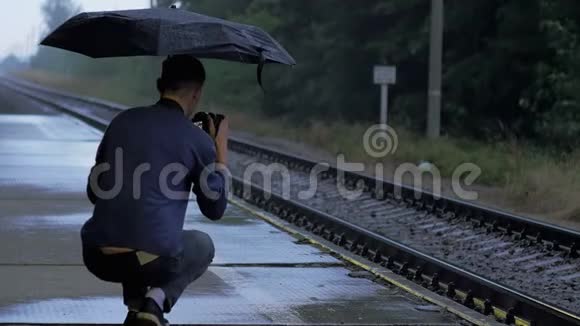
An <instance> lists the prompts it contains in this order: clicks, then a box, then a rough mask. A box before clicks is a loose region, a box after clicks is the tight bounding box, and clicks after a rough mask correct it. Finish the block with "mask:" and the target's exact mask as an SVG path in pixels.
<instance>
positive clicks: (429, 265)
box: [4, 82, 580, 325]
mask: <svg viewBox="0 0 580 326" xmlns="http://www.w3.org/2000/svg"><path fill="white" fill-rule="evenodd" d="M18 83H19V84H20V87H26V88H28V90H29V91H30V90H33V91H34V92H44V93H45V94H49V95H51V96H55V95H56V96H61V97H65V98H68V99H71V100H76V101H81V102H82V101H84V98H81V97H78V96H74V95H72V94H66V93H62V92H59V93H55V92H53V91H51V90H47V89H44V88H40V87H38V86H34V85H29V86H25V85H22V84H21V83H20V82H18ZM4 85H5V86H8V87H11V88H13V89H15V90H19V89H18V88H19V87H14V85H12V86H10V85H6V83H4ZM20 92H21V93H23V94H25V95H27V96H29V97H32V98H35V99H36V100H39V101H42V102H45V103H47V104H49V105H52V106H55V107H57V108H59V109H60V110H61V111H64V112H66V113H68V114H72V115H74V116H75V117H77V118H80V119H82V120H83V121H85V122H87V123H89V124H90V125H92V126H94V127H96V128H98V129H101V130H104V129H106V127H107V125H108V121H106V120H104V119H101V118H96V117H94V116H90V115H87V114H86V113H83V112H79V111H78V110H75V109H74V108H71V107H70V106H66V105H62V104H60V103H56V102H55V100H54V99H49V98H46V97H43V96H39V95H38V94H33V93H31V92H23V91H22V89H20ZM85 102H87V103H91V104H94V105H98V106H103V107H107V108H109V109H115V110H117V109H119V110H122V109H123V107H120V106H116V105H115V106H110V105H108V104H104V103H103V102H101V101H99V100H95V99H91V100H87V101H85ZM240 147H245V148H244V149H240ZM232 149H233V150H243V151H244V152H248V153H254V152H255V154H256V155H258V156H268V157H270V156H271V159H273V160H276V161H278V162H287V161H288V162H290V161H291V162H292V165H293V166H294V168H302V169H307V168H310V167H313V166H314V165H315V164H316V163H314V162H312V161H309V160H307V159H304V158H297V157H294V156H291V155H288V154H284V153H279V152H277V151H274V150H272V149H269V148H266V147H263V146H257V145H255V144H249V143H247V142H242V141H240V140H237V139H236V140H233V141H232ZM327 173H328V175H327V176H326V177H334V178H337V177H339V176H340V175H341V174H343V173H344V175H343V176H344V178H345V180H346V181H347V183H348V184H354V183H355V182H358V181H359V180H362V182H364V187H365V189H367V190H369V191H370V189H373V188H371V186H373V184H372V183H375V185H376V182H377V180H374V179H372V178H369V177H366V176H362V175H358V174H354V173H353V174H349V173H348V172H343V171H339V170H337V169H336V168H331V170H330V171H329V172H327ZM379 182H381V185H382V186H383V191H384V194H386V195H387V196H388V194H389V193H394V187H395V185H393V184H390V183H388V182H383V181H379ZM233 186H234V194H236V195H237V196H238V197H240V198H242V199H244V200H245V201H247V202H249V203H251V204H253V205H256V206H258V207H261V208H262V209H264V210H266V211H268V212H272V213H274V214H275V215H277V216H279V217H281V218H283V219H285V220H287V221H288V222H291V223H293V224H295V225H297V226H300V227H303V228H305V229H306V230H308V231H310V232H312V233H314V234H317V235H319V236H321V237H323V238H325V239H327V240H328V241H332V242H333V243H335V244H337V245H340V246H342V247H344V248H345V249H348V250H350V251H352V252H354V253H356V254H358V255H360V256H362V257H365V258H367V259H369V260H371V261H373V262H376V263H379V264H381V265H383V266H385V267H387V268H389V269H391V270H393V271H395V272H397V273H399V274H402V275H405V276H407V277H409V278H410V279H413V280H415V281H417V282H418V283H420V284H422V285H424V286H426V287H429V288H431V289H432V290H434V291H437V292H440V293H443V294H445V295H447V296H449V297H450V298H453V299H454V300H456V301H459V302H461V303H463V304H464V305H466V306H469V307H473V308H475V309H476V310H478V311H480V312H482V313H484V314H487V315H488V314H493V315H494V316H495V317H496V318H498V319H499V320H502V321H504V322H505V323H507V324H518V325H578V324H580V316H577V315H576V314H574V313H572V312H569V311H566V310H563V309H560V308H558V307H555V306H552V305H550V304H547V303H545V302H542V301H540V300H538V299H536V298H533V297H530V296H528V295H526V294H523V293H520V292H518V291H516V290H514V289H511V288H509V287H506V286H503V285H501V284H498V283H495V282H493V281H490V280H487V279H485V278H483V277H481V276H478V275H476V274H473V273H471V272H469V271H466V270H463V269H461V268H459V267H457V266H455V265H453V264H450V263H447V262H445V261H443V260H439V259H436V258H433V257H431V256H428V255H426V254H423V253H421V252H419V251H417V250H415V249H412V248H410V247H407V246H405V245H404V244H402V243H399V242H397V241H393V240H391V239H388V238H385V237H383V236H381V235H378V234H375V233H373V232H370V231H368V230H365V229H363V228H360V227H358V226H356V225H353V224H351V223H349V222H346V221H344V220H341V219H338V218H336V217H333V216H330V215H328V214H325V213H323V212H320V211H317V210H314V209H312V208H310V207H307V206H304V205H302V204H300V203H298V202H295V201H292V200H289V199H287V198H282V197H280V196H278V195H276V194H273V193H271V192H267V191H265V190H263V189H261V188H259V187H257V186H256V185H253V184H249V183H247V182H245V181H242V180H240V179H238V178H235V177H234V178H233ZM401 190H402V191H401V194H402V195H401V197H402V198H401V199H402V200H405V201H407V202H409V203H410V204H413V205H417V204H418V202H417V200H416V199H415V191H417V190H416V189H412V188H408V187H401ZM384 194H383V195H384ZM422 194H424V195H426V196H430V200H431V202H429V200H427V201H426V200H425V199H422V200H421V202H420V204H419V205H421V206H422V207H425V208H426V209H430V210H432V211H434V212H442V211H443V212H446V211H451V210H453V209H455V212H456V211H457V210H459V211H462V212H465V211H467V212H470V211H471V212H475V211H477V210H484V211H485V212H486V213H487V214H486V215H483V214H480V215H477V217H475V218H476V219H478V220H479V218H482V219H483V218H487V216H489V214H492V213H493V214H497V215H500V216H501V217H500V218H503V219H515V220H516V221H518V222H520V223H528V222H533V223H532V224H533V225H534V226H535V227H536V228H552V229H551V232H565V233H569V234H568V235H569V236H570V237H572V236H575V238H574V242H576V241H577V239H578V238H579V237H578V234H577V233H575V232H573V231H571V230H567V229H564V228H559V227H555V226H553V225H550V224H545V223H541V222H537V221H533V220H529V219H528V218H522V217H519V216H515V215H511V214H507V213H504V212H499V211H494V210H489V209H488V208H484V207H481V206H478V205H473V204H471V203H464V202H460V201H456V200H452V199H447V198H441V199H436V198H435V197H434V196H433V195H432V194H429V193H426V192H422ZM409 198H413V199H412V200H410V199H409ZM428 198H429V197H428ZM439 201H445V202H446V203H447V204H446V205H441V204H440V203H439ZM463 205H467V207H465V206H463ZM478 217H479V218H478ZM494 221H495V220H494ZM483 223H486V224H490V227H492V228H493V229H496V230H501V228H502V226H501V225H497V224H495V225H494V223H493V222H492V223H487V222H486V221H484V222H483ZM496 223H497V222H496ZM511 223H512V225H513V224H515V222H513V221H512V222H511ZM516 225H518V224H516ZM526 228H528V226H527V224H526ZM504 232H517V231H514V228H513V227H507V228H506V230H505V231H504ZM543 234H549V235H551V234H552V233H550V232H548V233H545V231H544V232H543ZM520 236H521V237H530V233H529V232H527V231H525V229H524V230H523V231H520ZM537 238H538V236H536V237H535V238H534V237H531V239H535V240H536V241H552V242H553V244H552V246H553V249H558V248H557V247H559V248H564V246H563V245H561V244H559V242H557V241H556V239H554V240H548V238H547V237H544V238H543V239H542V238H540V239H537ZM560 239H561V238H560ZM570 248H572V249H574V248H575V247H574V246H570ZM572 253H573V252H572Z"/></svg>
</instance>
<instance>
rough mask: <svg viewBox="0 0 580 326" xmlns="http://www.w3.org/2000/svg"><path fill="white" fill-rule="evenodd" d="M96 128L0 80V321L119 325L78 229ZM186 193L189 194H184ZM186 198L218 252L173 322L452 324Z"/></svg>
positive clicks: (246, 220)
mask: <svg viewBox="0 0 580 326" xmlns="http://www.w3.org/2000/svg"><path fill="white" fill-rule="evenodd" d="M100 138H101V132H100V131H98V130H96V129H93V128H91V127H90V126H88V125H85V124H84V123H82V122H80V121H78V120H75V119H74V118H71V117H68V116H65V115H62V114H59V113H58V112H55V111H51V109H50V108H49V107H47V106H46V105H44V104H40V103H37V102H34V101H32V100H29V99H27V98H25V97H22V96H21V95H18V94H16V93H13V92H12V91H9V90H7V89H4V88H0V324H80V325H87V324H93V325H94V324H119V323H121V322H122V320H123V318H124V317H125V314H126V310H125V307H124V306H123V304H122V300H121V288H120V286H119V285H116V284H109V283H105V282H102V281H99V280H98V279H96V278H95V277H93V276H92V275H91V274H90V273H89V272H88V271H87V270H86V269H85V268H84V266H83V265H82V260H81V244H80V228H81V226H82V224H83V223H84V222H85V221H86V220H87V219H88V218H89V217H90V215H91V213H92V206H91V204H90V202H89V201H88V200H87V199H86V196H85V185H86V178H87V176H88V173H89V170H90V168H91V166H92V164H93V160H94V154H95V150H96V147H97V145H98V142H99V140H100ZM193 200H194V199H193ZM193 200H192V202H191V203H190V205H189V210H188V213H187V219H186V228H187V229H198V230H202V231H204V232H206V233H208V234H210V236H211V237H212V238H213V239H214V243H215V247H216V257H215V260H214V262H213V264H212V266H211V267H210V268H209V271H208V272H207V273H206V274H205V275H204V276H203V277H202V278H201V279H199V280H198V281H197V282H195V283H194V284H192V285H191V286H190V287H189V288H188V289H187V291H186V293H185V295H184V297H182V299H181V300H180V301H179V302H178V304H177V305H176V307H175V308H174V310H173V311H172V313H171V314H170V315H168V316H167V318H168V319H169V320H170V321H171V323H172V324H174V325H177V324H238V325H239V324H380V325H395V324H396V325H458V324H462V322H461V321H459V320H458V319H456V318H455V317H454V316H452V315H450V314H448V313H446V312H442V311H440V309H438V308H437V307H434V306H429V305H428V304H427V303H426V302H425V301H422V300H420V299H417V298H416V297H414V296H411V295H409V294H407V293H406V292H404V291H403V290H400V289H398V288H395V287H390V286H386V285H381V284H378V283H375V282H373V281H371V280H369V279H365V278H358V277H351V275H352V271H353V267H351V266H349V265H347V264H346V263H344V262H342V261H340V260H338V259H336V258H334V257H333V256H332V255H331V254H329V253H326V252H322V251H321V250H320V249H318V248H316V247H313V246H309V245H304V244H301V242H300V241H297V239H295V238H294V237H292V236H291V235H289V234H287V233H285V232H283V231H281V230H279V229H277V228H275V227H273V226H272V225H270V224H267V223H266V222H264V221H263V220H261V219H259V218H257V217H255V216H253V215H251V214H250V213H248V212H247V211H245V210H243V209H240V208H237V207H236V206H233V205H230V208H229V209H228V211H227V213H226V217H225V218H224V219H223V220H222V221H219V222H212V221H209V220H207V219H205V218H204V217H203V216H202V215H201V213H200V212H199V211H198V209H197V205H196V203H195V202H193Z"/></svg>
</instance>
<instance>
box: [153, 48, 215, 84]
mask: <svg viewBox="0 0 580 326" xmlns="http://www.w3.org/2000/svg"><path fill="white" fill-rule="evenodd" d="M205 77H206V75H205V68H204V67H203V64H202V63H201V61H199V60H198V59H197V58H195V57H193V56H191V55H172V56H169V57H167V59H165V61H163V71H162V72H161V78H159V79H158V80H157V90H159V92H160V93H163V92H165V91H168V90H170V91H176V90H179V89H181V88H183V87H187V86H188V85H189V84H191V83H198V84H200V85H203V83H205Z"/></svg>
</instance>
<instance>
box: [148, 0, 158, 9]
mask: <svg viewBox="0 0 580 326" xmlns="http://www.w3.org/2000/svg"><path fill="white" fill-rule="evenodd" d="M149 1H150V3H151V5H150V7H151V8H155V7H157V1H155V0H149Z"/></svg>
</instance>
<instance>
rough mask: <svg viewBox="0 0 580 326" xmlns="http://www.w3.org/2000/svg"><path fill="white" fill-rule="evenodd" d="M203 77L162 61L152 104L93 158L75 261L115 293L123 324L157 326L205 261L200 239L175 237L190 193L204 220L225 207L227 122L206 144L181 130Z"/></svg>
mask: <svg viewBox="0 0 580 326" xmlns="http://www.w3.org/2000/svg"><path fill="white" fill-rule="evenodd" d="M205 77H206V76H205V69H204V67H203V65H202V64H201V62H200V61H199V60H197V59H195V58H193V57H191V56H185V55H180V56H171V57H169V58H167V60H165V62H164V63H163V72H162V76H161V78H160V79H159V80H158V81H157V88H158V90H159V92H160V94H161V99H160V100H159V102H157V104H155V105H153V106H150V107H142V108H134V109H130V110H127V111H124V112H122V113H120V114H119V115H118V116H117V117H115V118H114V119H113V121H112V122H111V124H110V125H109V127H108V129H107V131H106V132H105V135H104V136H103V140H102V142H101V144H100V145H99V148H98V150H97V155H96V164H95V166H94V167H93V169H92V170H91V174H90V176H89V183H88V185H87V194H88V197H89V199H90V200H91V202H92V203H93V204H94V205H95V207H94V213H93V216H92V218H91V219H89V220H88V221H87V222H86V224H85V225H84V226H83V229H82V232H81V233H82V241H83V258H84V262H85V265H86V267H87V268H88V270H89V271H90V272H91V273H93V274H94V275H96V276H97V277H98V278H100V279H101V280H104V281H108V282H116V283H121V284H122V286H123V297H124V303H125V305H127V307H128V308H129V312H128V314H127V318H126V319H125V325H144V326H162V325H164V324H165V323H166V321H165V320H164V317H163V313H164V312H165V313H168V312H169V311H170V310H171V308H172V307H173V306H174V305H175V303H176V302H177V299H178V298H179V297H180V295H181V294H182V293H183V291H184V289H185V288H186V287H187V285H188V284H190V283H191V282H193V281H194V280H196V279H197V278H199V277H200V276H201V275H202V274H203V273H204V272H205V271H206V270H207V268H208V266H209V264H210V263H211V261H212V259H213V257H214V247H213V243H212V240H211V238H210V237H209V236H208V235H207V234H205V233H202V232H199V231H183V225H184V218H185V211H186V208H187V204H188V199H189V195H190V192H191V190H193V192H194V193H195V195H196V197H197V203H198V205H199V208H200V210H201V212H202V213H203V214H204V215H205V216H207V217H208V218H210V219H212V220H218V219H220V218H221V217H222V215H223V213H224V211H225V209H226V204H227V198H226V197H227V195H226V183H225V170H226V161H227V141H228V132H229V126H228V121H227V120H224V121H223V122H222V123H221V124H220V125H219V128H212V135H208V134H207V133H206V132H204V131H203V130H202V129H200V128H198V127H196V126H195V125H194V124H193V123H192V122H191V117H192V116H193V114H194V113H195V108H196V106H197V104H198V103H199V101H200V98H201V94H202V88H203V84H204V82H205ZM212 125H213V123H212ZM216 130H218V131H217V135H216V134H215V133H216ZM214 137H215V138H214ZM192 186H193V189H192Z"/></svg>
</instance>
